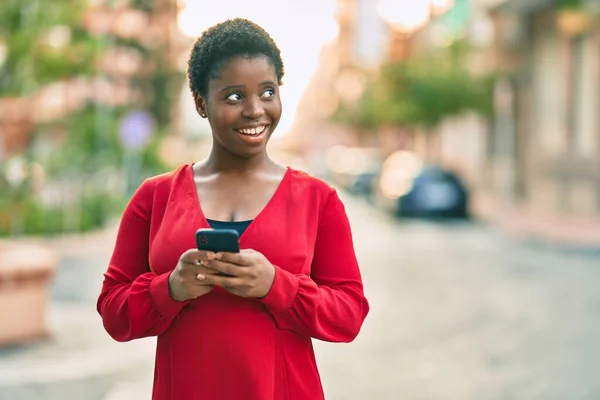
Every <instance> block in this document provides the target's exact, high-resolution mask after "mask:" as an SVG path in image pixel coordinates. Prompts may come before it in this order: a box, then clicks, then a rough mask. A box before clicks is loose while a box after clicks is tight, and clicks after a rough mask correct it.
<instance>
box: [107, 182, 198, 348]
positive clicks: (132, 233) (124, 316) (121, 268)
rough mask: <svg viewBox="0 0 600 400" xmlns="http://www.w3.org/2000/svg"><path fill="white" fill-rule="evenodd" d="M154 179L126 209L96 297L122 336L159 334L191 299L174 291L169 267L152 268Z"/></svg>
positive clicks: (110, 326)
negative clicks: (174, 295)
mask: <svg viewBox="0 0 600 400" xmlns="http://www.w3.org/2000/svg"><path fill="white" fill-rule="evenodd" d="M150 185H151V183H149V182H148V181H146V182H144V183H143V184H142V185H141V186H140V188H139V189H138V190H137V191H136V193H135V194H134V195H133V197H132V199H131V201H130V202H129V204H128V205H127V208H126V209H125V213H124V214H123V217H122V219H121V224H120V226H119V232H118V235H117V241H116V244H115V249H114V252H113V255H112V258H111V260H110V265H109V267H108V270H107V271H106V273H105V274H104V282H103V284H102V291H101V293H100V296H99V298H98V303H97V309H98V312H99V313H100V315H101V316H102V322H103V324H104V328H105V329H106V331H107V332H108V333H109V335H110V336H112V337H113V338H114V339H115V340H118V341H121V342H124V341H129V340H132V339H137V338H142V337H146V336H156V335H160V334H161V333H163V332H164V331H165V330H167V328H168V327H169V325H170V324H171V322H172V321H173V319H174V318H175V317H176V316H177V314H178V313H179V311H180V310H181V309H182V308H183V307H184V305H185V304H186V303H185V302H181V303H180V302H177V301H175V300H173V299H172V298H171V296H170V295H169V273H165V274H162V275H157V274H155V273H153V272H150V267H149V265H148V251H149V244H148V243H149V232H150V215H151V211H152V197H153V195H154V190H153V188H152V187H151V186H150Z"/></svg>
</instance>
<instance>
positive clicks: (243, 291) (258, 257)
mask: <svg viewBox="0 0 600 400" xmlns="http://www.w3.org/2000/svg"><path fill="white" fill-rule="evenodd" d="M202 265H204V266H206V267H208V268H210V269H213V270H215V271H217V272H220V273H221V274H223V275H205V274H199V275H198V277H197V278H198V280H200V281H202V282H205V283H206V284H208V285H218V286H221V287H223V288H224V289H225V290H227V291H228V292H231V293H233V294H235V295H237V296H240V297H250V298H262V297H265V296H266V295H267V293H269V290H271V285H273V280H274V279H275V267H274V266H273V264H271V263H270V262H269V260H267V258H266V257H265V256H264V255H262V254H261V253H259V252H258V251H255V250H251V249H243V250H241V251H240V252H239V253H216V254H215V255H214V258H213V259H206V260H202Z"/></svg>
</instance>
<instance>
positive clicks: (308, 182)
mask: <svg viewBox="0 0 600 400" xmlns="http://www.w3.org/2000/svg"><path fill="white" fill-rule="evenodd" d="M289 173H290V176H291V178H292V179H291V180H292V182H293V185H294V186H296V188H297V189H300V190H303V191H308V192H311V193H315V194H319V195H322V196H330V195H331V194H332V193H334V192H335V189H334V188H333V187H332V186H331V185H329V184H328V183H327V182H325V181H324V180H322V179H320V178H317V177H315V176H313V175H310V174H309V173H307V172H304V171H300V170H297V169H294V168H290V171H289Z"/></svg>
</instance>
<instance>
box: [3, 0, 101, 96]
mask: <svg viewBox="0 0 600 400" xmlns="http://www.w3.org/2000/svg"><path fill="white" fill-rule="evenodd" d="M84 5H85V1H84V0H53V1H41V0H37V1H34V0H26V1H19V0H5V2H3V4H2V6H0V40H2V41H3V42H4V46H6V59H5V60H4V62H3V64H2V65H1V66H0V96H2V95H4V96H6V95H10V96H19V95H27V94H30V93H31V92H33V91H34V90H35V89H36V88H37V87H38V86H39V85H43V84H46V83H49V82H53V81H56V80H59V79H62V78H65V77H69V76H73V75H80V74H86V73H90V72H91V71H92V66H93V63H94V61H95V58H94V55H95V54H96V53H97V50H98V49H97V48H96V47H97V45H96V43H95V41H94V40H93V38H91V37H90V36H89V35H88V34H87V33H86V32H85V31H84V30H83V29H82V28H81V27H80V24H79V21H80V17H81V12H82V10H83V7H84ZM57 27H66V28H67V29H68V31H67V35H69V36H70V37H67V39H68V41H67V43H65V45H64V46H62V47H61V46H59V47H53V46H51V45H50V44H48V43H47V42H46V41H47V38H48V34H49V32H50V31H51V30H52V29H55V28H57Z"/></svg>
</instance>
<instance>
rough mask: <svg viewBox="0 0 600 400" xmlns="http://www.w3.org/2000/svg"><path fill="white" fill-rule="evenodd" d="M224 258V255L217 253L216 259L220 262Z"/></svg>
mask: <svg viewBox="0 0 600 400" xmlns="http://www.w3.org/2000/svg"><path fill="white" fill-rule="evenodd" d="M222 257H223V254H221V253H217V254H215V258H216V259H217V260H220V259H221V258H222Z"/></svg>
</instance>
